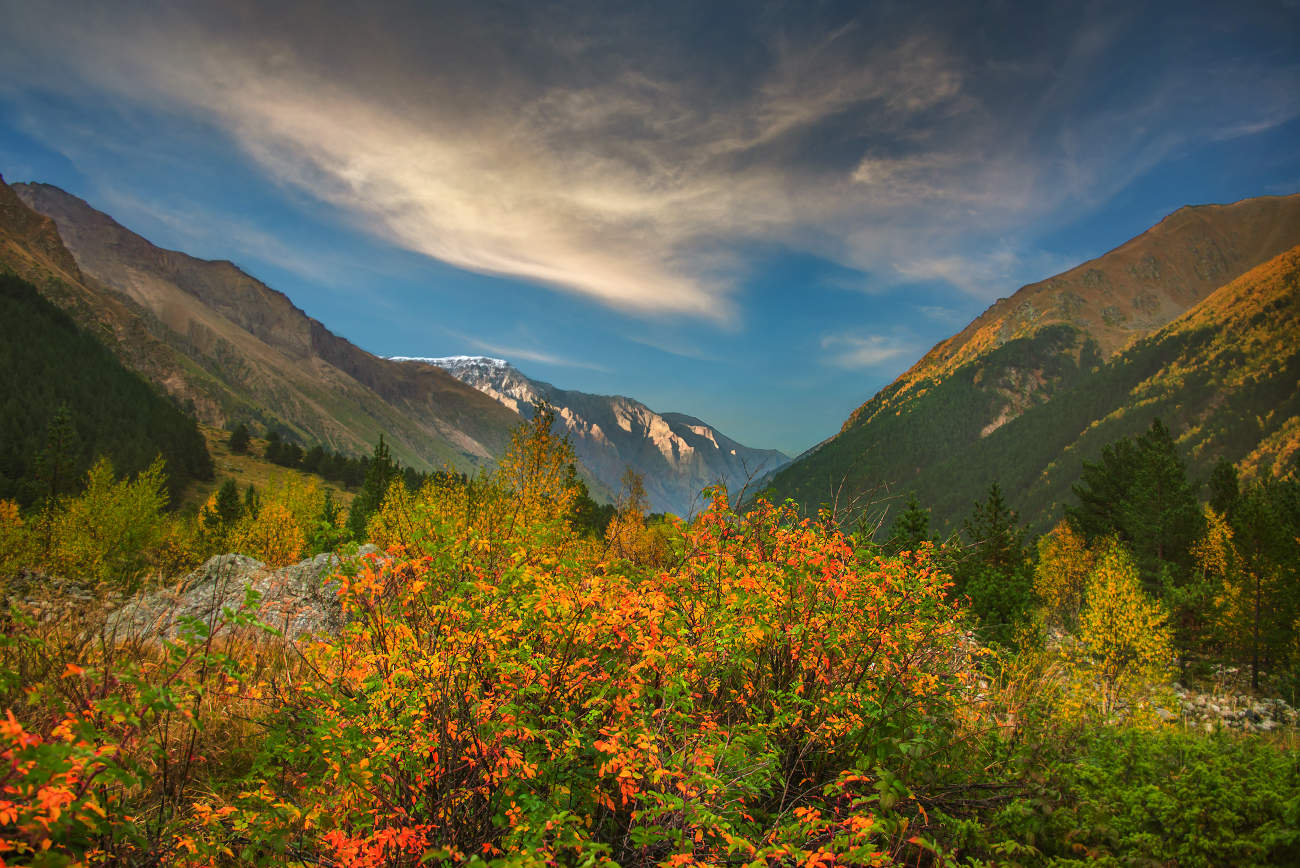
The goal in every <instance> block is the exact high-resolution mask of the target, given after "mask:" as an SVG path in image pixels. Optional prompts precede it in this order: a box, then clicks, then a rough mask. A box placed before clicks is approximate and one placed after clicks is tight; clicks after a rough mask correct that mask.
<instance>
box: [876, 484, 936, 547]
mask: <svg viewBox="0 0 1300 868" xmlns="http://www.w3.org/2000/svg"><path fill="white" fill-rule="evenodd" d="M929 541H930V510H928V509H922V508H921V504H919V503H917V501H916V495H912V496H910V497H908V499H907V508H906V509H905V510H903V512H902V513H901V514H900V515H899V516H898V519H897V520H896V521H895V522H894V527H893V529H892V530H891V531H890V534H889V543H888V546H887V547H888V549H889V550H890V551H892V552H914V551H916V550H917V549H918V548H920V547H921V543H923V542H929Z"/></svg>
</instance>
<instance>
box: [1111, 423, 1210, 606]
mask: <svg viewBox="0 0 1300 868" xmlns="http://www.w3.org/2000/svg"><path fill="white" fill-rule="evenodd" d="M1136 447H1137V448H1136V452H1137V472H1136V473H1135V474H1134V476H1133V479H1132V483H1131V485H1130V486H1129V490H1128V493H1127V496H1126V497H1125V498H1124V500H1123V501H1122V503H1121V507H1120V519H1121V526H1120V530H1121V531H1122V532H1123V533H1124V535H1125V536H1126V537H1127V539H1128V541H1129V542H1130V544H1131V545H1132V549H1133V555H1134V557H1135V559H1136V560H1137V562H1138V566H1139V567H1140V568H1141V569H1142V571H1143V574H1144V575H1145V576H1147V577H1149V579H1155V578H1156V577H1158V576H1160V575H1161V574H1162V573H1166V572H1172V573H1173V576H1172V577H1173V578H1174V580H1175V583H1177V582H1179V581H1181V579H1182V578H1183V576H1182V573H1183V571H1184V568H1185V567H1187V566H1188V565H1189V563H1190V561H1189V554H1188V553H1189V551H1190V550H1191V546H1192V543H1194V542H1195V541H1196V540H1197V538H1198V537H1200V535H1201V531H1202V529H1203V524H1202V516H1201V509H1200V506H1199V504H1198V503H1197V502H1196V490H1195V489H1194V488H1193V487H1192V484H1191V483H1190V482H1189V481H1188V479H1187V468H1186V466H1185V465H1184V464H1183V460H1182V459H1181V458H1180V457H1179V456H1178V449H1177V446H1176V445H1175V443H1174V439H1173V437H1172V436H1171V435H1170V433H1169V429H1168V428H1166V427H1165V426H1164V424H1163V423H1161V421H1160V420H1159V419H1156V420H1155V421H1153V422H1152V423H1151V427H1150V428H1149V429H1148V430H1147V431H1146V432H1145V433H1144V434H1143V435H1142V436H1141V437H1139V438H1138V439H1137V444H1136Z"/></svg>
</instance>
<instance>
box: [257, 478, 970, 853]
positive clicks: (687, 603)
mask: <svg viewBox="0 0 1300 868" xmlns="http://www.w3.org/2000/svg"><path fill="white" fill-rule="evenodd" d="M462 496H468V495H467V494H466V493H465V492H462ZM543 499H544V500H545V499H546V498H543ZM416 506H418V503H416V504H412V508H415V507H416ZM381 514H382V511H381ZM554 514H555V510H553V509H552V510H548V509H540V508H539V509H537V510H535V511H534V513H533V514H532V516H530V519H531V520H530V521H521V522H520V524H519V527H527V528H531V529H532V531H531V532H524V533H519V532H517V530H518V528H516V532H512V536H511V537H510V538H511V539H512V541H513V542H514V544H515V545H516V548H515V550H514V551H511V552H508V553H505V556H504V557H501V554H502V553H501V552H499V551H497V550H495V542H494V541H493V540H492V539H490V538H487V537H485V536H483V535H477V536H476V535H475V534H474V533H472V532H470V529H469V528H468V527H467V526H466V525H465V524H464V523H463V522H458V521H456V520H455V519H454V518H450V519H448V520H447V521H446V524H445V526H444V527H443V528H442V530H443V531H448V532H451V531H454V534H451V535H447V534H443V535H441V536H438V535H436V534H435V536H437V539H436V544H429V543H430V542H432V540H426V541H425V543H424V544H419V545H416V544H412V545H410V546H408V547H407V548H406V549H405V550H404V551H403V557H401V558H397V559H392V560H387V561H385V560H381V559H376V560H375V561H374V562H373V563H371V564H370V566H368V567H367V568H365V569H363V570H361V571H360V572H359V573H358V574H357V575H355V576H353V577H351V578H348V579H346V581H345V583H344V586H343V590H342V592H341V593H342V597H343V599H344V601H345V605H346V607H347V609H348V611H349V612H350V613H351V614H352V615H353V616H354V617H355V620H354V621H353V623H352V625H351V626H350V627H349V628H348V629H347V630H346V631H345V633H344V634H343V636H342V637H340V639H339V640H338V641H337V642H330V643H320V644H318V645H316V646H314V647H313V648H312V649H311V651H310V653H309V654H308V655H307V657H308V662H309V665H310V669H311V671H312V672H314V673H315V677H314V678H312V679H309V680H307V681H306V682H298V683H296V684H295V685H294V686H293V687H291V688H290V687H288V686H287V685H286V686H283V687H282V690H283V693H282V694H281V696H280V699H281V700H282V701H283V706H282V707H281V710H280V711H278V712H277V713H275V714H274V715H273V718H272V724H271V734H270V735H269V737H268V745H269V747H268V750H267V752H266V755H265V757H264V759H263V765H262V767H261V768H260V770H259V775H258V776H259V779H261V780H264V781H266V782H268V784H270V782H281V786H282V787H283V789H279V790H277V789H275V787H274V786H273V787H272V792H270V793H268V794H264V795H263V796H260V797H257V798H253V799H247V800H245V801H244V802H243V803H241V810H242V811H245V812H247V813H248V815H250V816H262V815H261V813H260V809H259V807H258V806H259V805H261V804H265V803H269V802H273V801H275V800H277V799H278V800H284V799H287V798H288V797H289V796H290V795H292V797H293V799H294V801H295V802H296V804H298V805H299V806H300V807H301V808H302V814H301V816H300V817H298V818H297V819H296V820H295V823H296V824H297V825H295V826H294V827H293V829H288V828H286V827H280V831H279V835H280V838H279V840H282V841H284V840H291V839H294V835H300V836H301V835H305V834H307V833H308V830H310V832H311V835H313V836H314V837H315V840H316V841H317V842H318V843H317V846H318V847H319V848H320V850H319V855H320V858H322V859H329V860H331V861H333V862H335V863H338V864H414V863H416V862H418V861H420V860H421V859H429V858H433V857H434V856H435V855H438V854H441V855H442V856H446V857H447V858H451V859H453V860H459V859H462V858H468V857H470V856H479V857H484V858H491V857H503V856H512V857H517V858H525V857H528V858H533V859H537V860H539V861H540V860H547V859H551V860H560V861H568V860H572V861H574V862H575V863H576V862H578V861H583V860H589V859H603V858H610V859H615V860H617V861H618V862H619V863H621V864H633V865H634V864H657V863H673V864H688V863H690V862H692V861H698V862H717V861H723V860H728V859H739V860H741V861H745V862H749V861H756V862H757V863H759V864H762V863H764V862H768V861H771V862H783V861H791V860H797V861H799V862H801V863H805V862H808V861H809V860H812V863H818V862H819V861H820V862H823V863H826V864H830V863H831V862H833V861H834V860H835V859H837V858H838V859H840V860H841V861H849V862H854V863H856V864H870V863H871V862H873V861H874V862H876V863H878V864H886V863H888V862H890V861H891V860H892V859H894V858H895V857H897V856H899V855H900V854H901V853H903V851H905V850H912V849H914V848H917V847H920V846H922V845H923V843H924V838H923V837H921V836H923V835H924V834H925V832H926V828H927V827H926V820H925V816H924V810H923V809H922V808H920V807H919V806H920V805H921V804H922V803H921V802H920V801H918V799H917V793H918V791H919V790H921V789H923V788H924V787H925V786H927V782H928V781H931V780H933V779H934V771H935V769H936V768H937V767H938V766H939V765H941V764H942V762H941V760H940V758H939V756H940V754H942V752H943V751H944V750H945V749H946V747H945V746H946V744H947V739H946V737H945V734H946V733H947V732H949V731H950V727H951V726H952V723H951V721H952V720H953V719H954V718H955V715H954V713H953V712H954V707H955V705H956V704H957V703H958V700H959V697H960V696H961V695H962V692H963V691H964V690H965V689H966V687H967V684H968V675H969V670H968V666H967V661H966V657H965V654H964V651H963V645H962V642H963V639H964V633H963V631H962V629H961V627H960V621H959V619H958V618H957V617H956V616H955V615H956V613H955V612H954V611H953V610H952V608H951V607H950V604H949V603H948V602H946V600H945V594H944V591H945V587H946V585H947V579H946V577H945V576H944V575H942V574H940V573H939V572H937V571H935V570H933V569H932V568H931V567H930V565H929V564H928V563H927V561H926V560H925V557H924V556H921V557H920V558H917V559H910V558H909V559H887V560H874V559H873V560H870V561H861V560H859V558H858V556H857V555H856V554H855V552H854V551H853V549H852V548H851V546H850V545H849V544H848V541H847V540H846V539H845V538H844V537H843V536H842V535H840V534H839V533H838V532H837V531H835V530H834V529H832V528H830V527H828V526H823V525H822V524H819V523H817V522H813V521H809V520H806V519H805V520H799V519H797V518H796V516H795V514H794V513H793V512H792V511H791V510H789V509H785V508H778V507H773V506H770V505H767V504H760V505H759V506H757V507H756V508H755V509H754V510H753V511H752V512H750V513H748V514H746V515H743V516H742V515H737V514H736V513H735V512H733V511H732V510H731V508H730V506H729V505H728V503H727V501H726V498H725V494H724V493H722V492H718V493H716V494H715V496H714V499H713V501H712V505H711V508H710V509H709V510H708V511H707V512H706V513H704V514H703V515H702V516H700V517H699V518H698V520H697V521H696V522H695V523H694V524H693V525H692V526H691V527H690V528H688V529H686V530H685V531H684V532H683V535H682V538H681V542H680V544H681V545H682V551H681V554H680V558H679V564H678V565H677V566H675V567H674V568H672V569H668V570H639V569H635V568H633V567H632V565H630V564H629V563H628V562H627V561H620V562H619V563H618V565H617V566H616V565H612V564H609V563H601V562H599V561H595V560H593V559H592V558H591V553H592V552H593V551H594V550H597V549H594V548H593V547H591V546H588V547H572V548H568V549H566V548H564V547H559V548H557V547H556V546H555V545H554V535H555V533H556V529H555V528H554V527H553V526H552V524H551V516H553V515H554ZM390 518H391V517H390ZM421 521H422V522H423V523H424V525H425V526H426V530H429V529H432V530H434V531H438V530H439V528H437V527H434V526H433V522H432V520H431V517H430V516H429V515H424V516H422V517H421ZM391 524H392V522H391V521H390V522H388V523H387V524H385V525H384V526H385V527H388V526H390V525H391ZM461 534H467V536H466V537H465V538H460V536H459V535H461ZM533 534H535V535H533ZM497 541H499V540H497ZM272 825H274V824H272ZM269 828H270V827H268V829H269ZM931 831H932V830H931ZM267 834H268V835H270V832H269V831H268V832H267ZM833 854H834V855H833Z"/></svg>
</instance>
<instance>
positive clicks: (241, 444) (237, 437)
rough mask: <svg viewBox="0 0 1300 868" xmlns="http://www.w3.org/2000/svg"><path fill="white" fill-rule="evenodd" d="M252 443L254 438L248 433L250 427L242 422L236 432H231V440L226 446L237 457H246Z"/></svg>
mask: <svg viewBox="0 0 1300 868" xmlns="http://www.w3.org/2000/svg"><path fill="white" fill-rule="evenodd" d="M251 442H252V437H251V435H249V433H248V426H247V425H245V424H244V423H243V422H240V423H239V424H238V425H236V426H235V430H234V431H231V432H230V439H229V440H228V441H227V443H226V445H228V446H229V447H230V451H231V452H233V453H235V454H236V455H245V454H247V453H248V447H249V444H250V443H251Z"/></svg>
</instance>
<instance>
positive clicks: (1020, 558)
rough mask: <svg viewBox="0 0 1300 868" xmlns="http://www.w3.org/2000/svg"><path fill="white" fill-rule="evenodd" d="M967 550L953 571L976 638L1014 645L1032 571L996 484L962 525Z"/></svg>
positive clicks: (1027, 600) (1027, 607)
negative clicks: (976, 626) (975, 623)
mask: <svg viewBox="0 0 1300 868" xmlns="http://www.w3.org/2000/svg"><path fill="white" fill-rule="evenodd" d="M964 527H965V532H966V535H967V537H968V538H969V539H970V547H969V549H968V550H967V551H966V553H965V554H964V555H963V556H962V557H961V559H960V561H959V562H958V564H957V565H956V569H955V570H954V578H955V579H956V580H957V585H958V589H959V590H960V591H961V592H963V593H965V594H966V595H967V596H968V597H969V598H970V603H971V609H972V611H973V612H974V613H975V615H976V616H977V617H978V618H979V620H980V633H981V635H983V636H984V638H985V639H987V640H989V641H993V642H1001V643H1011V642H1013V641H1015V639H1016V637H1017V635H1018V633H1019V631H1020V629H1021V627H1022V626H1023V625H1024V624H1026V623H1027V622H1028V618H1029V611H1030V608H1031V606H1032V603H1033V571H1032V569H1031V567H1030V563H1029V557H1028V552H1027V550H1026V549H1025V542H1024V532H1023V531H1022V530H1021V528H1020V526H1019V523H1018V521H1017V518H1016V514H1015V512H1014V511H1012V509H1011V507H1010V506H1008V504H1007V502H1006V499H1005V498H1004V497H1003V496H1002V487H1001V486H1000V485H999V484H998V483H997V482H994V483H993V484H992V485H991V486H989V492H988V496H987V497H986V498H985V499H984V500H983V501H982V502H978V503H976V504H975V508H974V511H973V512H972V513H971V516H970V518H968V519H967V520H966V522H965V526H964Z"/></svg>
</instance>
